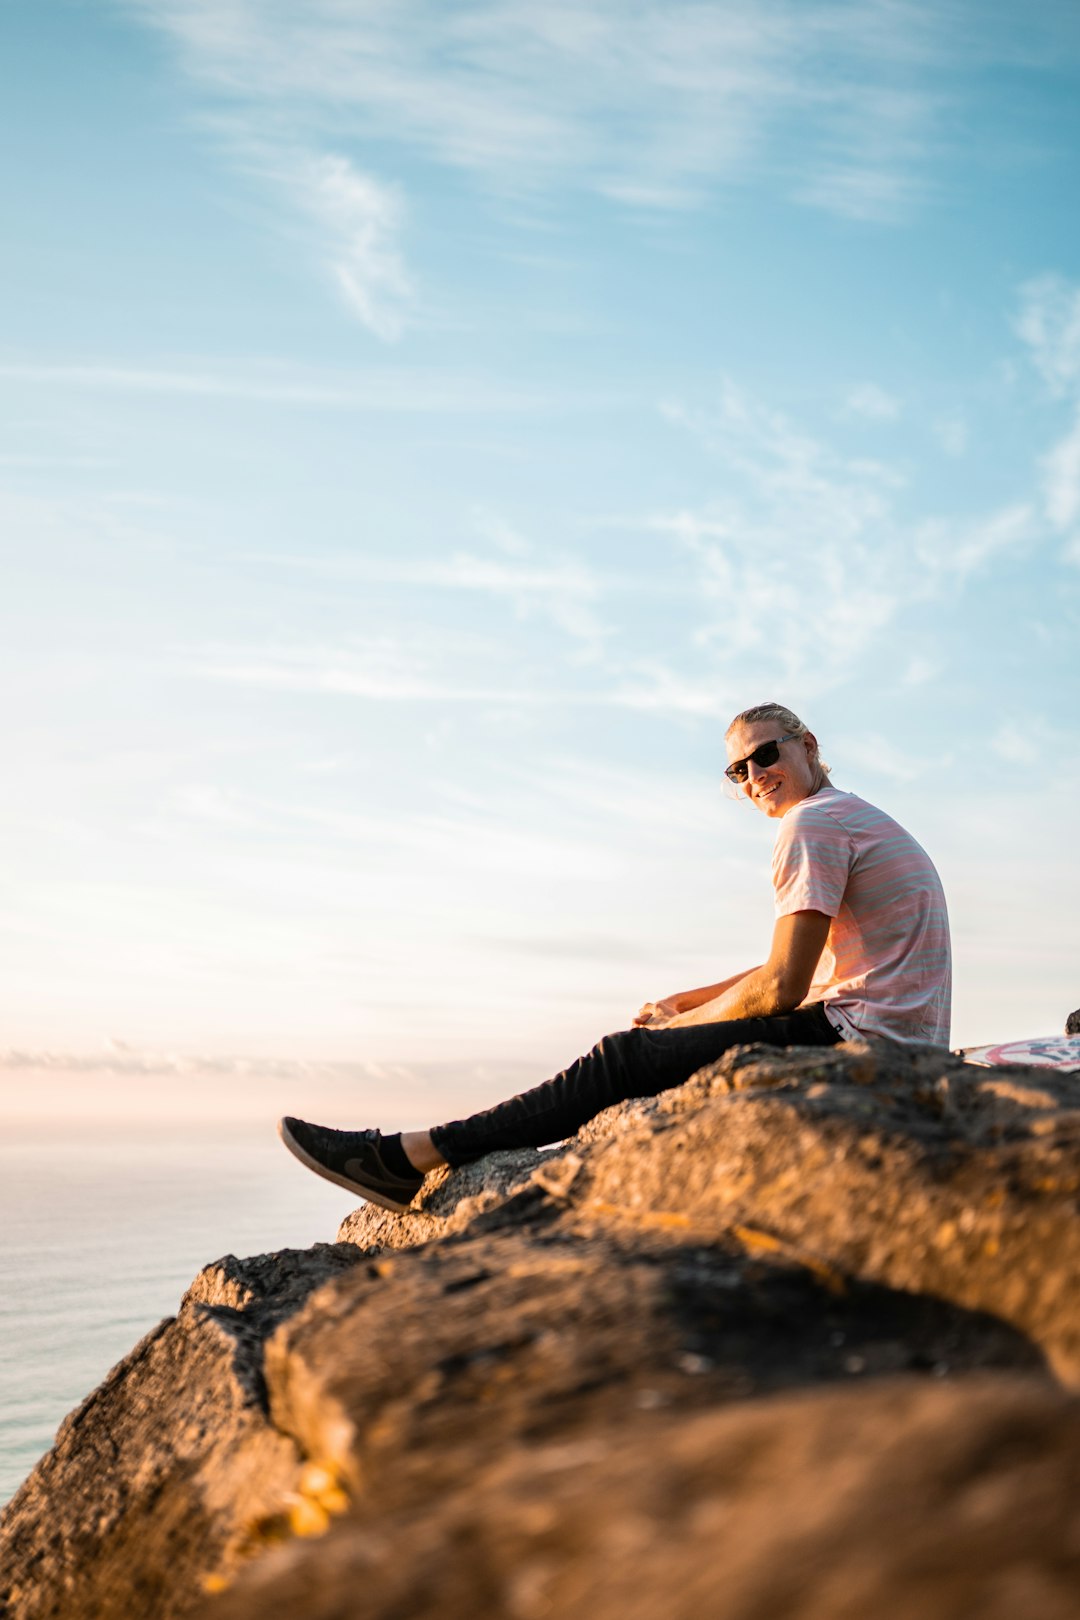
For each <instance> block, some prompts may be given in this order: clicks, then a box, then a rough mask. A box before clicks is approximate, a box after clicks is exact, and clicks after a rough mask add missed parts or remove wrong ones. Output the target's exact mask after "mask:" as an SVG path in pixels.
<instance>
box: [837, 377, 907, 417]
mask: <svg viewBox="0 0 1080 1620" xmlns="http://www.w3.org/2000/svg"><path fill="white" fill-rule="evenodd" d="M844 411H845V413H846V414H847V415H848V416H864V417H866V419H867V420H868V421H870V422H890V421H892V420H893V419H894V418H895V417H897V416H899V414H900V401H899V400H898V399H897V398H896V397H895V395H893V394H890V393H888V392H887V391H886V390H885V389H884V388H879V387H878V385H877V383H860V384H859V386H858V387H857V388H853V389H852V390H851V392H850V394H849V395H848V397H847V399H846V400H845V402H844Z"/></svg>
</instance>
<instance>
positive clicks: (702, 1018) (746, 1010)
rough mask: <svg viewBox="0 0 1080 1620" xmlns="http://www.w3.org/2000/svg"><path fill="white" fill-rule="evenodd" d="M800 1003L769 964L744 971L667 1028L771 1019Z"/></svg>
mask: <svg viewBox="0 0 1080 1620" xmlns="http://www.w3.org/2000/svg"><path fill="white" fill-rule="evenodd" d="M797 1003H798V998H797V997H793V996H792V994H791V992H790V991H789V990H787V989H786V987H785V986H784V984H783V983H782V981H781V980H779V979H778V978H777V977H776V975H775V974H774V973H772V972H771V971H770V970H769V968H768V966H767V965H766V966H764V967H758V968H753V969H752V970H751V972H749V973H743V974H740V975H739V976H738V977H737V978H736V979H735V981H734V982H729V983H728V985H727V986H726V987H725V988H724V989H723V990H721V992H720V994H719V995H716V996H711V997H709V998H708V999H707V1000H705V1001H702V1002H699V1003H698V1004H697V1005H696V1006H694V1007H690V1008H688V1009H687V1010H686V1011H685V1012H680V1013H676V1015H675V1017H674V1018H671V1019H669V1020H668V1026H667V1027H668V1028H669V1029H678V1028H679V1027H680V1026H686V1025H687V1024H719V1023H723V1022H725V1021H726V1020H729V1019H732V1018H771V1017H772V1016H774V1015H775V1014H776V1013H783V1012H790V1011H791V1009H792V1008H793V1007H794V1006H796V1005H797Z"/></svg>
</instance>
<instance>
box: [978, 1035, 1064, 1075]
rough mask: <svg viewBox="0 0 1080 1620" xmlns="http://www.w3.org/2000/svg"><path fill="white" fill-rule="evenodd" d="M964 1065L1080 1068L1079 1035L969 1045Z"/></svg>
mask: <svg viewBox="0 0 1080 1620" xmlns="http://www.w3.org/2000/svg"><path fill="white" fill-rule="evenodd" d="M964 1062H965V1063H979V1064H982V1065H983V1066H984V1067H986V1068H989V1069H996V1068H997V1067H998V1066H999V1065H1000V1064H1003V1063H1030V1064H1031V1065H1032V1066H1033V1067H1034V1068H1037V1069H1080V1035H1036V1036H1035V1037H1034V1038H1033V1039H1032V1040H1029V1041H1006V1042H1005V1043H1004V1044H1003V1045H1001V1046H968V1047H965V1048H964Z"/></svg>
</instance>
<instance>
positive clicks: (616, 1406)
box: [0, 1043, 1080, 1620]
mask: <svg viewBox="0 0 1080 1620" xmlns="http://www.w3.org/2000/svg"><path fill="white" fill-rule="evenodd" d="M1078 1192H1080V1075H1072V1076H1069V1075H1060V1074H1053V1073H1049V1072H1048V1071H1045V1070H1034V1069H1010V1070H1005V1069H997V1070H988V1069H979V1068H974V1067H970V1066H966V1065H964V1064H963V1063H962V1062H960V1061H959V1060H958V1059H957V1058H954V1057H950V1056H949V1055H948V1054H946V1053H943V1052H940V1051H933V1050H931V1049H910V1048H909V1049H900V1048H897V1047H895V1046H892V1045H890V1044H888V1043H850V1044H848V1045H845V1046H840V1047H836V1048H831V1049H820V1048H815V1049H812V1050H811V1049H806V1050H796V1051H791V1052H777V1051H772V1050H769V1049H766V1048H761V1047H747V1048H741V1049H738V1050H736V1051H734V1052H731V1053H729V1054H727V1056H726V1057H725V1058H724V1059H722V1060H721V1061H720V1062H719V1063H717V1064H715V1065H713V1066H711V1067H710V1068H709V1069H706V1070H702V1071H701V1073H700V1074H698V1075H696V1076H695V1077H694V1079H692V1080H691V1081H690V1082H688V1084H686V1085H685V1086H681V1087H679V1088H677V1089H674V1090H672V1091H670V1092H667V1093H665V1094H663V1095H662V1096H661V1097H659V1098H656V1099H652V1100H648V1101H641V1102H636V1103H629V1104H626V1105H624V1106H623V1107H621V1108H619V1109H612V1110H610V1111H609V1112H608V1113H607V1114H605V1115H602V1116H600V1118H598V1119H597V1120H595V1121H593V1122H592V1123H591V1124H590V1125H589V1126H587V1127H586V1128H585V1129H584V1130H583V1131H582V1132H581V1133H579V1135H578V1136H577V1137H576V1138H575V1139H574V1140H573V1141H572V1142H570V1143H567V1144H564V1146H563V1147H561V1148H559V1149H557V1150H555V1151H552V1152H547V1153H536V1152H533V1151H524V1152H520V1153H501V1154H494V1155H492V1156H491V1157H489V1158H488V1159H485V1160H483V1161H481V1162H480V1163H478V1164H475V1165H472V1166H469V1167H467V1168H465V1169H463V1170H459V1171H457V1172H454V1173H452V1174H450V1173H444V1174H443V1175H442V1176H441V1177H432V1178H430V1179H429V1181H428V1183H427V1184H426V1186H425V1189H424V1192H423V1193H422V1195H421V1197H420V1198H419V1199H418V1200H417V1204H416V1205H415V1206H414V1209H413V1210H411V1211H410V1212H409V1213H408V1214H407V1215H405V1216H402V1217H396V1216H391V1215H388V1214H386V1213H385V1212H383V1211H381V1210H378V1209H376V1208H375V1207H374V1206H362V1207H361V1208H360V1209H359V1210H357V1211H356V1212H355V1213H354V1214H353V1215H351V1216H350V1217H349V1218H348V1219H347V1220H346V1221H345V1222H344V1224H343V1226H342V1228H341V1231H340V1233H339V1235H338V1236H339V1241H338V1243H337V1244H335V1245H320V1246H318V1247H317V1248H316V1249H313V1250H311V1251H306V1252H304V1253H286V1254H282V1255H268V1256H261V1257H257V1258H256V1259H254V1260H245V1261H238V1260H235V1259H233V1258H231V1257H230V1258H228V1259H227V1260H225V1261H221V1262H218V1263H217V1264H216V1265H214V1266H211V1267H208V1268H207V1270H206V1271H204V1272H203V1273H201V1275H200V1277H199V1278H198V1279H196V1282H195V1284H194V1285H193V1287H192V1289H191V1290H190V1291H189V1294H188V1295H187V1296H186V1298H185V1301H184V1303H183V1305H182V1307H181V1310H180V1312H179V1314H178V1316H177V1317H176V1318H175V1320H172V1321H170V1322H167V1323H164V1324H162V1326H161V1327H160V1328H159V1329H158V1330H157V1331H156V1333H155V1334H153V1335H150V1337H149V1338H148V1339H147V1340H145V1341H144V1343H143V1344H142V1345H141V1346H139V1347H137V1349H136V1350H135V1351H134V1352H133V1353H132V1355H131V1356H130V1357H129V1358H128V1359H127V1361H125V1362H124V1363H121V1365H120V1367H118V1368H117V1369H116V1370H115V1371H114V1372H113V1374H112V1375H110V1378H109V1380H108V1381H107V1382H106V1384H105V1385H104V1386H103V1387H102V1389H101V1390H99V1391H98V1392H97V1393H96V1394H95V1395H94V1396H92V1397H91V1398H90V1400H89V1401H88V1402H87V1403H85V1405H84V1406H83V1407H82V1408H81V1409H80V1410H79V1412H78V1413H76V1414H74V1416H73V1417H72V1418H70V1419H68V1421H67V1423H66V1424H65V1426H64V1429H63V1430H62V1432H61V1435H60V1436H59V1438H58V1443H57V1447H56V1449H55V1450H54V1451H53V1452H52V1453H50V1454H49V1456H48V1457H47V1458H45V1459H44V1460H43V1462H42V1463H41V1464H40V1465H39V1467H38V1469H37V1470H35V1473H34V1474H33V1475H31V1477H30V1479H29V1480H28V1481H27V1483H26V1485H25V1486H24V1487H23V1490H22V1491H21V1492H20V1493H19V1495H18V1496H17V1497H16V1498H15V1499H14V1501H13V1502H12V1503H11V1504H10V1505H9V1508H8V1509H7V1511H6V1512H5V1514H4V1516H3V1518H2V1520H0V1572H2V1573H0V1615H2V1616H3V1617H4V1620H37V1617H39V1616H41V1617H44V1616H53V1615H55V1616H60V1615H63V1616H64V1617H65V1620H82V1617H84V1616H85V1617H87V1620H89V1617H90V1616H94V1617H95V1620H109V1617H111V1616H113V1615H116V1616H119V1615H121V1614H123V1615H139V1616H140V1617H142V1616H145V1617H146V1620H151V1617H155V1616H158V1615H160V1616H168V1617H171V1616H173V1615H182V1614H194V1613H197V1614H199V1615H200V1616H205V1620H212V1617H214V1616H217V1617H218V1620H248V1617H250V1620H255V1617H256V1616H258V1617H260V1620H287V1617H288V1620H352V1617H356V1620H360V1617H365V1620H367V1617H371V1620H383V1617H385V1620H391V1617H394V1620H405V1617H409V1620H412V1617H426V1616H428V1615H431V1616H432V1617H434V1616H435V1615H436V1614H438V1615H439V1616H441V1617H444V1620H457V1617H459V1616H460V1617H461V1620H465V1617H466V1616H468V1617H470V1620H472V1617H474V1616H476V1615H477V1614H484V1615H492V1616H496V1615H498V1616H501V1615H507V1616H510V1617H521V1620H531V1617H533V1616H538V1617H539V1616H545V1615H551V1616H558V1617H559V1620H564V1617H565V1620H577V1617H578V1616H580V1617H582V1620H584V1617H585V1616H586V1615H588V1616H590V1617H593V1620H608V1617H610V1620H615V1617H616V1615H618V1616H619V1617H621V1620H636V1617H638V1616H640V1617H641V1620H646V1617H648V1620H654V1617H656V1616H658V1615H664V1616H665V1617H668V1616H671V1617H673V1620H680V1617H682V1616H684V1615H685V1616H686V1617H687V1620H689V1617H690V1616H691V1615H693V1616H695V1620H696V1617H698V1616H700V1615H701V1613H702V1612H705V1613H707V1614H708V1615H709V1616H710V1617H711V1620H758V1617H761V1620H764V1617H766V1616H768V1617H769V1620H775V1617H783V1616H791V1617H793V1620H795V1617H799V1620H803V1617H805V1620H811V1617H813V1620H818V1617H820V1620H826V1617H831V1616H836V1617H838V1620H848V1617H849V1616H850V1620H856V1617H859V1620H861V1617H863V1616H865V1615H868V1614H885V1613H887V1614H888V1615H889V1616H890V1617H900V1620H903V1617H906V1616H908V1615H909V1614H910V1615H911V1616H912V1617H914V1616H915V1615H916V1614H918V1615H919V1616H920V1617H923V1616H929V1617H930V1620H934V1617H940V1620H946V1617H952V1616H960V1615H969V1614H970V1615H971V1616H973V1617H974V1616H978V1617H979V1620H998V1617H999V1616H1000V1617H1001V1620H1004V1617H1005V1616H1006V1615H1008V1616H1009V1617H1010V1620H1012V1617H1013V1616H1015V1615H1016V1614H1018V1613H1027V1612H1038V1613H1039V1614H1040V1615H1041V1616H1043V1617H1044V1620H1056V1617H1057V1616H1059V1615H1060V1616H1062V1620H1064V1616H1066V1615H1069V1616H1074V1615H1075V1614H1076V1612H1077V1603H1076V1592H1077V1590H1078V1585H1077V1577H1078V1575H1080V1496H1078V1491H1077V1485H1078V1479H1077V1472H1078V1466H1077V1462H1076V1458H1077V1456H1078V1448H1077V1440H1078V1438H1080V1401H1078V1400H1077V1397H1076V1396H1075V1395H1074V1394H1073V1391H1074V1390H1076V1389H1077V1386H1078V1385H1080V1296H1078V1292H1077V1289H1076V1286H1075V1279H1076V1276H1077V1263H1078V1261H1080V1223H1078V1219H1077V1216H1078V1207H1077V1197H1078Z"/></svg>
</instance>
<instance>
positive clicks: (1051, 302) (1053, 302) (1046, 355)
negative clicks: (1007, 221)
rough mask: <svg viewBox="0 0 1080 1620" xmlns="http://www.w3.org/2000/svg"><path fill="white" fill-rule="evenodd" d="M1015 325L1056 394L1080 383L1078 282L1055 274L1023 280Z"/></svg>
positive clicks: (1079, 299) (1069, 389)
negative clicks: (1072, 281) (1075, 282)
mask: <svg viewBox="0 0 1080 1620" xmlns="http://www.w3.org/2000/svg"><path fill="white" fill-rule="evenodd" d="M1016 329H1017V331H1018V332H1019V334H1020V336H1021V337H1022V338H1023V339H1024V342H1025V343H1026V344H1027V345H1028V347H1029V348H1030V350H1031V355H1032V359H1033V360H1034V362H1035V365H1036V366H1037V368H1038V370H1039V373H1040V375H1041V376H1042V377H1043V379H1044V381H1045V382H1046V383H1047V384H1048V386H1049V387H1050V388H1051V389H1052V390H1053V392H1054V393H1055V394H1064V393H1069V392H1071V391H1072V390H1073V389H1074V388H1075V387H1076V386H1077V385H1078V384H1080V286H1077V285H1076V284H1074V283H1070V282H1068V281H1066V280H1065V278H1064V277H1063V276H1057V275H1045V276H1037V277H1035V278H1034V279H1033V280H1031V281H1028V282H1025V284H1024V286H1023V287H1022V288H1021V289H1020V313H1019V315H1018V316H1017V320H1016Z"/></svg>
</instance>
